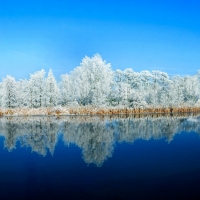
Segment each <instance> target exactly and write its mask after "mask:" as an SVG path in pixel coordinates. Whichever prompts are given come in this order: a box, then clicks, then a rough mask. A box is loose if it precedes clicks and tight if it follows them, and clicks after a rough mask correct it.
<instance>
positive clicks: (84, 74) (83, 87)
mask: <svg viewBox="0 0 200 200" xmlns="http://www.w3.org/2000/svg"><path fill="white" fill-rule="evenodd" d="M71 76H72V79H73V82H74V86H75V88H76V91H77V94H78V101H79V102H80V104H82V105H87V104H93V105H101V104H104V103H106V101H107V97H108V95H109V94H110V92H111V81H112V79H113V76H112V70H111V66H110V64H107V63H106V61H104V60H102V58H101V56H100V55H99V54H96V55H94V56H93V57H92V58H89V57H87V56H86V57H85V58H84V59H83V60H82V62H81V64H80V66H79V67H77V68H75V69H74V71H73V72H72V73H71Z"/></svg>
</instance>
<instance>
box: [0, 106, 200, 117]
mask: <svg viewBox="0 0 200 200" xmlns="http://www.w3.org/2000/svg"><path fill="white" fill-rule="evenodd" d="M190 112H191V113H195V112H200V107H180V108H177V107H176V108H173V107H171V108H116V107H110V108H109V107H106V108H102V107H93V106H76V107H55V108H46V107H45V108H13V109H5V108H1V109H0V116H36V115H40V116H62V115H135V114H151V113H152V114H155V113H156V114H171V113H190Z"/></svg>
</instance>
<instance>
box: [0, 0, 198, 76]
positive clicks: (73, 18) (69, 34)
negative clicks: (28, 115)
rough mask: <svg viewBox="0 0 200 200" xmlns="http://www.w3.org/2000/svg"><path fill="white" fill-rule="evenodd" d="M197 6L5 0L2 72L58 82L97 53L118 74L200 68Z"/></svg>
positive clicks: (0, 15) (0, 27)
mask: <svg viewBox="0 0 200 200" xmlns="http://www.w3.org/2000/svg"><path fill="white" fill-rule="evenodd" d="M199 10H200V2H199V1H183V0H182V1H176V0H173V1H172V0H168V1H167V0H166V1H161V0H158V1H149V0H143V1H142V0H141V1H125V0H124V1H121V0H118V1H116V0H115V1H114V0H107V1H105V0H101V1H95V0H93V1H92V0H85V1H83V0H82V1H81V0H73V1H72V0H71V1H69V0H66V1H59V0H57V1H51V0H49V1H45V0H43V1H38V0H34V1H28V0H26V1H23V0H22V1H19V0H15V1H9V0H7V1H3V0H0V44H1V45H0V72H1V77H5V76H6V75H7V74H10V75H12V76H14V77H16V79H20V78H23V79H24V78H29V74H30V73H33V72H34V71H37V70H41V69H42V68H43V69H45V70H46V71H48V70H49V69H50V68H51V69H52V70H53V72H54V74H55V76H56V78H57V79H59V77H60V75H61V74H64V73H68V72H70V71H71V70H73V68H75V67H76V66H78V65H79V63H80V62H81V60H82V58H83V57H84V56H85V55H88V56H92V55H93V54H95V53H99V54H101V55H102V57H103V59H105V60H106V61H107V62H109V63H111V64H112V68H113V69H125V68H133V70H135V71H141V70H155V69H158V70H162V71H165V72H167V73H169V74H170V75H173V74H181V75H187V74H188V75H193V74H195V73H196V72H197V70H200V12H199Z"/></svg>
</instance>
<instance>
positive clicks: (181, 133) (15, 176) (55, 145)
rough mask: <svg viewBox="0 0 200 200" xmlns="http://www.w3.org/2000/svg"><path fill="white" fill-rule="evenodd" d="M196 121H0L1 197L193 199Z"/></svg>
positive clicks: (198, 193)
mask: <svg viewBox="0 0 200 200" xmlns="http://www.w3.org/2000/svg"><path fill="white" fill-rule="evenodd" d="M199 134H200V117H198V116H185V117H174V116H168V117H167V116H165V117H164V116H162V117H152V116H143V117H140V118H138V117H136V118H134V117H125V116H121V117H115V118H109V117H62V118H53V117H28V118H20V117H19V118H18V117H15V118H0V199H39V198H48V199H95V200H96V199H200V189H199V188H200V137H199Z"/></svg>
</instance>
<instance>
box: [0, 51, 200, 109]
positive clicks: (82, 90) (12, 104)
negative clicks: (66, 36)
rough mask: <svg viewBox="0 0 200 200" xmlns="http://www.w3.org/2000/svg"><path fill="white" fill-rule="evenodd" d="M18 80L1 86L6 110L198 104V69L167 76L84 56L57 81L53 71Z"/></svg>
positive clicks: (1, 103)
mask: <svg viewBox="0 0 200 200" xmlns="http://www.w3.org/2000/svg"><path fill="white" fill-rule="evenodd" d="M45 75H46V72H45V70H43V69H42V70H40V71H37V72H35V73H33V74H31V75H30V78H29V79H28V80H26V79H23V80H19V81H16V80H15V78H14V77H11V76H10V75H7V76H6V77H5V78H3V80H2V82H0V106H1V107H3V108H18V107H19V108H21V107H27V108H39V107H55V106H58V105H61V106H78V105H81V106H86V105H93V106H103V107H107V106H110V107H120V106H123V107H128V108H145V107H181V106H198V105H200V71H198V72H197V74H195V75H194V76H184V77H182V76H179V75H177V76H171V77H170V76H169V75H168V74H167V73H165V72H162V71H158V70H153V71H151V72H150V71H147V70H144V71H141V72H135V71H134V70H133V69H131V68H128V69H125V70H112V69H111V64H110V63H107V62H106V61H105V60H103V59H102V57H101V56H100V55H99V54H95V55H94V56H93V57H91V58H90V57H87V56H86V57H85V58H83V60H82V62H81V63H80V66H78V67H76V68H75V69H74V70H73V71H71V72H70V73H68V74H63V75H61V81H60V82H57V81H56V79H55V77H54V75H53V72H52V70H49V72H48V74H47V76H45Z"/></svg>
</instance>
